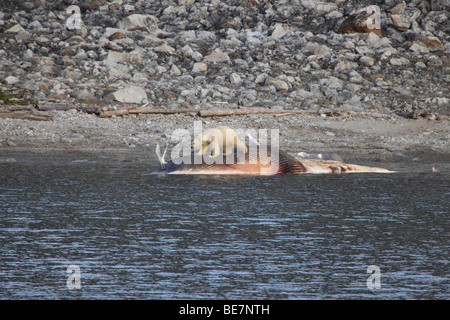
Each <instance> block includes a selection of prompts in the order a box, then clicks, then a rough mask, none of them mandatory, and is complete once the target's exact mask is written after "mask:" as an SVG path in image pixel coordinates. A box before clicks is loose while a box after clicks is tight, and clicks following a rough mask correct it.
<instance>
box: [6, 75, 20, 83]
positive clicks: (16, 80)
mask: <svg viewBox="0 0 450 320" xmlns="http://www.w3.org/2000/svg"><path fill="white" fill-rule="evenodd" d="M5 82H6V84H9V85H14V84H16V83H19V82H20V79H19V78H17V77H15V76H8V77H6V78H5Z"/></svg>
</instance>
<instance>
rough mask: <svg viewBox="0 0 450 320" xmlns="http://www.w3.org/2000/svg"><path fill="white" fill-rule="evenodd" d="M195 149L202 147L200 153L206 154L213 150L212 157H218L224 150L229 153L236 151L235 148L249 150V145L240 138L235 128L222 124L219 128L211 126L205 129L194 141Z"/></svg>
mask: <svg viewBox="0 0 450 320" xmlns="http://www.w3.org/2000/svg"><path fill="white" fill-rule="evenodd" d="M193 147H194V149H200V150H199V153H198V155H204V154H205V153H208V154H209V152H211V150H212V154H211V156H212V157H217V156H218V155H220V153H221V152H223V154H224V155H228V154H230V153H232V152H234V149H235V148H236V149H238V150H242V151H243V152H244V153H246V152H247V146H246V145H245V144H244V143H243V142H242V141H241V140H240V139H239V137H238V136H237V134H236V132H234V130H233V129H231V128H229V127H226V126H220V127H218V128H211V129H206V130H203V132H202V134H201V135H199V136H198V137H197V138H196V139H195V140H194V143H193Z"/></svg>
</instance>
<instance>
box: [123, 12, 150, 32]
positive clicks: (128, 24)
mask: <svg viewBox="0 0 450 320" xmlns="http://www.w3.org/2000/svg"><path fill="white" fill-rule="evenodd" d="M119 28H120V29H122V30H127V31H136V30H137V31H147V32H152V31H155V30H157V29H158V20H157V18H156V17H155V16H153V15H144V14H132V15H129V16H128V17H125V18H123V19H122V20H121V21H120V22H119Z"/></svg>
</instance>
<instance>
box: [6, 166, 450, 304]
mask: <svg viewBox="0 0 450 320" xmlns="http://www.w3.org/2000/svg"><path fill="white" fill-rule="evenodd" d="M441 167H442V166H441ZM152 169H154V168H149V167H148V165H147V164H144V163H125V164H124V163H106V162H104V163H98V162H89V161H73V162H64V163H52V162H17V163H2V164H0V176H1V180H0V242H1V243H0V261H1V264H0V298H1V299H61V298H63V299H65V298H69V299H71V298H81V299H99V298H100V299H205V298H206V299H209V298H212V299H372V298H374V299H425V298H426V299H448V298H449V297H450V296H449V278H448V270H449V259H448V247H449V222H448V220H449V219H448V213H449V212H448V199H449V197H448V196H449V179H448V178H449V174H448V170H447V169H448V167H444V170H441V171H440V172H437V173H431V170H427V171H424V170H422V168H421V167H419V165H418V164H413V163H408V164H402V165H401V166H399V170H400V172H397V173H394V174H347V175H285V176H277V177H211V176H157V175H150V174H149V172H151V171H152ZM389 169H393V168H389ZM394 169H395V168H394ZM69 265H77V266H79V267H80V270H81V289H80V290H68V288H67V286H66V280H67V277H68V274H67V273H66V270H67V267H68V266H69ZM370 265H377V266H379V267H380V270H381V278H380V280H381V288H380V289H374V290H370V289H368V288H367V285H366V281H367V278H368V277H369V276H370V275H369V274H367V272H366V271H367V268H368V267H369V266H370Z"/></svg>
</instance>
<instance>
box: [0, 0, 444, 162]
mask: <svg viewBox="0 0 450 320" xmlns="http://www.w3.org/2000/svg"><path fill="white" fill-rule="evenodd" d="M368 8H370V10H371V11H370V12H369V11H368ZM448 9H449V3H448V1H445V0H443V1H421V0H413V1H405V2H402V1H394V0H385V1H375V0H373V1H345V0H343V1H321V2H319V1H311V0H306V1H305V0H291V1H264V0H259V1H257V0H230V1H219V0H215V1H203V0H177V1H175V0H174V1H127V0H114V1H105V0H94V1H81V0H80V1H76V0H73V1H72V0H64V1H21V2H20V3H19V2H17V3H14V4H11V3H10V2H9V1H0V66H1V67H0V161H9V160H11V159H18V158H22V157H24V158H26V157H35V158H36V157H37V158H39V157H41V156H42V154H46V155H47V157H51V156H49V155H51V154H53V155H54V156H55V155H56V154H58V155H59V156H60V157H61V156H62V155H64V154H65V155H66V156H69V157H75V158H76V157H78V155H77V156H75V155H74V154H77V153H78V154H79V153H88V154H89V155H90V156H91V157H96V156H98V155H100V154H105V155H109V156H108V157H110V156H114V155H116V156H118V157H119V156H120V157H125V158H128V159H130V160H132V159H142V160H144V161H145V160H146V159H147V160H149V161H150V160H151V159H153V160H154V159H156V157H155V155H154V147H155V145H156V144H157V143H159V144H160V145H163V146H165V145H169V148H170V146H173V144H174V141H176V139H174V138H176V137H174V131H175V130H176V129H187V130H190V131H191V132H192V130H193V125H194V121H202V125H203V126H204V127H214V126H218V125H228V126H230V127H232V128H243V129H279V130H280V146H281V148H282V149H284V150H286V151H288V152H291V153H292V154H296V153H298V152H301V151H303V152H307V153H321V154H323V155H327V154H328V153H332V152H334V153H337V154H338V155H339V156H341V157H342V158H343V160H360V161H365V160H368V161H380V162H389V161H430V162H433V161H444V162H446V161H448V160H450V153H449V149H448V140H449V125H448V120H449V119H448V117H449V115H450V112H449V109H450V108H449V106H450V100H449V97H450V95H449V82H450V73H449V70H450V69H449V61H450V58H449V52H450V44H449V43H450V42H449V41H448V40H449V31H450V25H449V23H450V20H449V14H448ZM368 12H369V17H373V18H374V19H375V20H373V21H374V22H376V23H375V24H374V26H370V25H369V28H368V26H367V25H364V23H366V24H367V21H369V20H367V18H365V19H363V22H364V23H363V26H360V25H359V24H360V22H358V17H361V16H364V14H366V15H367V13H368ZM359 20H361V19H359ZM371 21H372V20H371ZM377 23H378V24H377ZM140 108H141V109H142V110H143V112H142V113H139V112H137V113H128V112H127V110H131V109H133V110H139V109H140ZM152 108H153V109H163V110H185V112H184V113H175V114H146V113H145V112H144V110H147V109H152ZM253 108H259V110H263V109H264V110H272V111H273V112H275V113H272V114H248V115H230V116H212V117H202V116H199V114H198V111H199V110H241V109H242V110H246V109H253ZM276 110H279V111H283V112H285V111H286V110H293V111H301V110H304V111H305V113H292V114H289V113H282V112H280V113H276ZM122 111H126V112H122ZM108 112H110V113H111V112H112V113H111V114H110V115H108ZM106 115H108V116H106ZM8 159H9V160H8Z"/></svg>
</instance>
